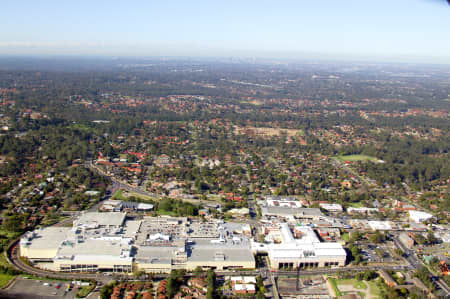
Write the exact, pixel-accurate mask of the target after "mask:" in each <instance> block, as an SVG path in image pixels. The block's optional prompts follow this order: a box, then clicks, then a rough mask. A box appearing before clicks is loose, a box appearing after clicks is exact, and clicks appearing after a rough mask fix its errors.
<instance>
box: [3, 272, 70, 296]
mask: <svg viewBox="0 0 450 299" xmlns="http://www.w3.org/2000/svg"><path fill="white" fill-rule="evenodd" d="M69 283H70V282H68V281H53V280H51V281H50V280H49V281H42V280H31V279H25V278H23V277H18V278H17V279H16V281H15V282H14V283H13V284H12V285H11V286H10V287H9V288H8V289H7V290H1V291H0V298H37V299H57V298H64V299H71V298H75V294H76V292H77V291H76V290H75V288H74V287H72V288H71V289H70V291H68V289H67V285H68V284H69Z"/></svg>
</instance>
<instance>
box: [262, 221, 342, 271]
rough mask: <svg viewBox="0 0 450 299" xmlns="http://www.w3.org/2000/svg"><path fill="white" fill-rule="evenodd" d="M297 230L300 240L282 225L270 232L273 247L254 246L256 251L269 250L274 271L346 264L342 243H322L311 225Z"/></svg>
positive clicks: (287, 227) (286, 226) (269, 245)
mask: <svg viewBox="0 0 450 299" xmlns="http://www.w3.org/2000/svg"><path fill="white" fill-rule="evenodd" d="M295 231H296V236H298V238H294V236H293V234H292V231H291V229H290V228H289V226H288V225H287V224H286V223H281V224H279V225H278V229H272V230H270V232H269V233H268V236H267V237H266V239H268V241H269V242H271V243H270V244H268V245H263V244H254V249H255V251H256V252H258V251H267V253H268V256H269V261H270V267H271V269H295V268H297V267H299V268H316V267H327V266H344V265H345V261H346V257H347V254H346V252H345V250H344V248H343V247H342V245H341V244H340V243H327V242H320V240H319V239H318V237H317V236H316V234H315V233H314V231H313V230H312V228H311V227H309V226H297V227H295Z"/></svg>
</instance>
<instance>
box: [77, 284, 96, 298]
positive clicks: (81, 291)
mask: <svg viewBox="0 0 450 299" xmlns="http://www.w3.org/2000/svg"><path fill="white" fill-rule="evenodd" d="M94 288H95V284H93V283H91V284H90V285H88V286H84V287H81V288H80V289H79V290H78V292H77V297H79V298H84V297H86V296H87V295H89V293H90V292H91V291H92V290H93V289H94Z"/></svg>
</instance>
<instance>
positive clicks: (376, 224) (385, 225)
mask: <svg viewBox="0 0 450 299" xmlns="http://www.w3.org/2000/svg"><path fill="white" fill-rule="evenodd" d="M368 223H369V226H370V228H371V229H373V230H390V229H392V226H391V224H390V223H389V221H378V220H371V221H369V222H368Z"/></svg>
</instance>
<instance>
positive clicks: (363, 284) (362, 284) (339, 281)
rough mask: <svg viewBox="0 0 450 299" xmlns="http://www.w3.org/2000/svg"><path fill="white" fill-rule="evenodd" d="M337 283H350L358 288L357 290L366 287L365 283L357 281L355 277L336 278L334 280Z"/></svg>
mask: <svg viewBox="0 0 450 299" xmlns="http://www.w3.org/2000/svg"><path fill="white" fill-rule="evenodd" d="M336 283H337V285H338V286H339V285H341V284H347V285H352V286H353V287H354V288H355V289H359V290H365V289H367V285H366V284H365V283H364V281H359V280H356V279H338V280H337V281H336Z"/></svg>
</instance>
